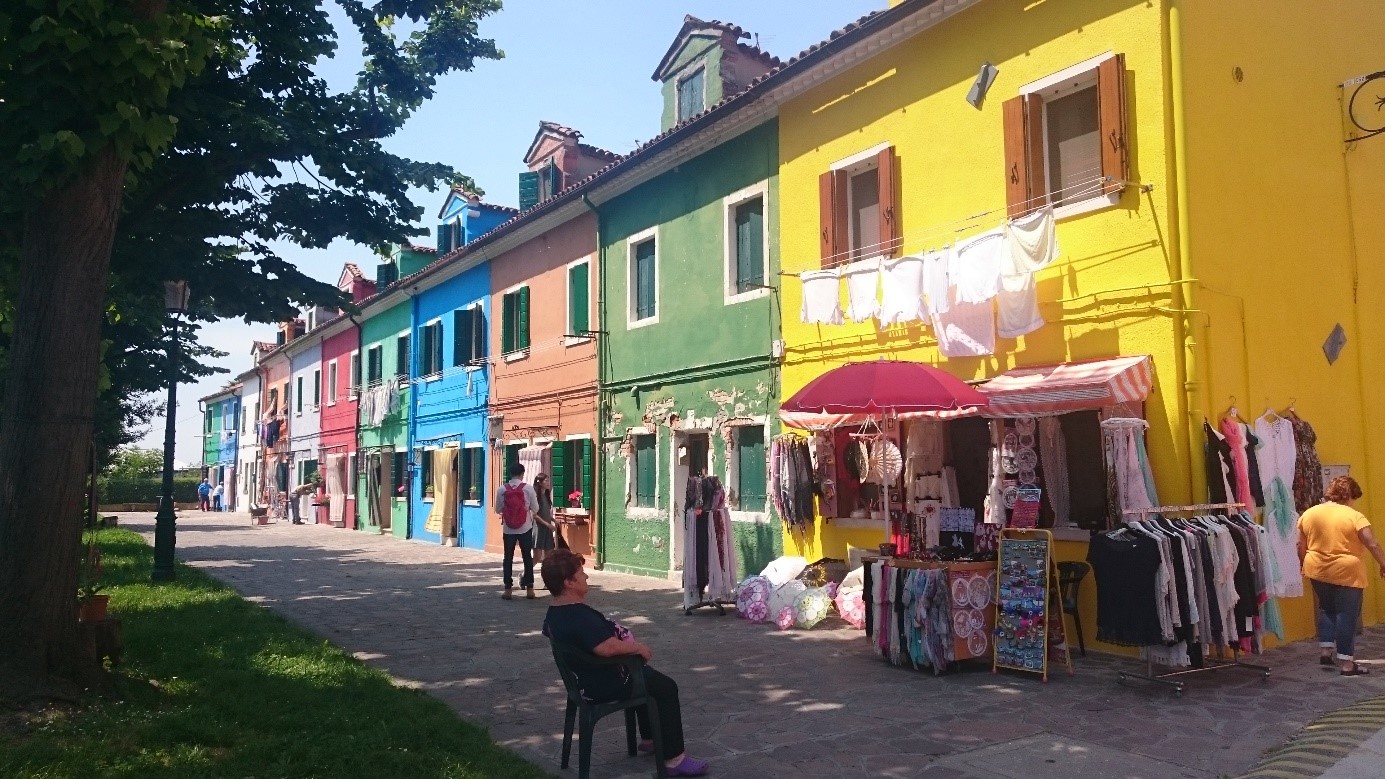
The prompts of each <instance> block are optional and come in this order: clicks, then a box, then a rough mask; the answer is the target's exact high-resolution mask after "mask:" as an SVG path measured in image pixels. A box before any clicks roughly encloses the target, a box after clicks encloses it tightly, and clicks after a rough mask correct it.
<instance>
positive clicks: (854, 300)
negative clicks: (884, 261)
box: [842, 257, 880, 323]
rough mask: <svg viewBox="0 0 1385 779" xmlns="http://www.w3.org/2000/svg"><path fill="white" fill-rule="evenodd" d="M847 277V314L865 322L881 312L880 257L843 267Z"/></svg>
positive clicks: (843, 273) (845, 277)
mask: <svg viewBox="0 0 1385 779" xmlns="http://www.w3.org/2000/svg"><path fill="white" fill-rule="evenodd" d="M842 278H844V279H846V302H847V311H846V315H847V316H848V317H850V318H851V321H853V322H857V323H860V322H864V321H866V320H867V319H870V318H871V317H873V316H876V315H877V314H878V313H879V312H880V300H879V297H878V295H879V291H880V258H878V257H872V258H871V259H869V260H860V261H858V262H853V263H851V264H850V265H847V266H846V267H844V268H842Z"/></svg>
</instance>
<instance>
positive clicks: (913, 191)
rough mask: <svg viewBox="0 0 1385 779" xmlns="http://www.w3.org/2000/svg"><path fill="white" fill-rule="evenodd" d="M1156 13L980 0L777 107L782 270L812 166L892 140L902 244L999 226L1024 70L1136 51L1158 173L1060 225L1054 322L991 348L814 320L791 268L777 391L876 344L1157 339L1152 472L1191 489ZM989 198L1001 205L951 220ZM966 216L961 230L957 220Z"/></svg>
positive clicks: (872, 350)
mask: <svg viewBox="0 0 1385 779" xmlns="http://www.w3.org/2000/svg"><path fill="white" fill-rule="evenodd" d="M1162 22H1163V16H1162V11H1161V9H1160V8H1158V7H1151V6H1148V5H1146V4H1144V3H1137V2H1129V1H1128V0H1090V1H1088V2H1082V3H1054V2H1046V3H1033V2H1029V1H1028V0H1025V1H1024V2H1014V1H1009V0H999V1H997V2H987V3H983V4H981V5H980V6H978V7H975V8H972V9H970V10H967V11H965V12H963V13H961V14H959V15H958V16H956V17H953V18H952V19H950V20H948V21H947V22H945V23H943V24H942V25H941V26H940V27H938V28H935V29H933V30H930V31H927V32H924V33H922V34H920V35H918V36H916V37H915V38H913V39H911V40H909V41H907V42H905V43H903V44H901V45H899V46H897V47H895V48H893V49H891V50H889V51H887V52H886V53H884V54H882V55H879V56H877V57H875V58H872V59H870V60H867V61H865V62H863V63H861V64H860V65H858V66H856V67H854V68H853V69H851V70H850V71H848V72H846V73H844V74H843V75H841V76H839V77H838V78H836V79H835V80H833V81H831V82H830V83H827V84H825V85H823V86H822V87H820V88H817V89H815V90H812V91H811V92H808V93H806V94H805V95H804V96H802V97H801V98H799V99H797V100H795V101H793V102H792V103H790V104H788V105H786V106H784V107H783V109H782V110H781V113H780V123H779V128H780V155H781V166H780V192H781V198H780V223H781V225H782V237H781V246H782V255H781V256H782V258H783V260H782V261H783V269H784V270H785V271H786V272H789V273H797V272H801V271H804V270H809V269H813V268H817V267H818V266H819V254H820V252H819V238H818V230H819V225H818V221H819V220H818V176H819V175H820V174H821V173H822V172H824V171H826V170H828V169H829V167H830V166H831V164H832V163H833V162H834V161H837V160H840V159H843V158H846V157H848V156H850V155H852V154H854V153H856V152H859V151H862V150H864V149H868V148H871V147H872V146H875V145H876V144H879V143H882V142H886V141H888V142H890V143H892V144H894V145H895V147H896V152H897V155H898V165H899V169H900V172H899V182H898V184H897V187H898V189H899V202H900V220H901V232H902V233H903V235H904V237H905V241H904V247H903V251H904V253H906V254H908V253H914V252H917V251H920V250H923V249H926V248H935V247H937V246H939V245H941V244H943V243H944V242H945V241H947V240H948V239H949V238H950V237H953V236H956V237H965V236H966V235H969V234H975V233H977V232H981V231H983V230H986V229H990V228H992V227H995V226H997V225H999V224H1000V223H1001V220H1002V218H1003V216H1004V212H1003V208H1004V205H1005V189H1004V186H1005V182H1004V177H1003V176H1004V152H1003V123H1002V118H1001V104H1002V102H1003V101H1005V100H1006V99H1008V98H1010V97H1012V96H1014V95H1015V94H1017V88H1018V87H1019V86H1021V85H1023V84H1025V83H1028V82H1030V81H1033V80H1035V79H1038V78H1042V77H1044V76H1047V75H1049V74H1051V73H1054V72H1056V71H1059V70H1062V69H1063V68H1066V67H1068V66H1070V65H1073V64H1076V63H1078V62H1081V61H1083V60H1086V59H1089V58H1091V57H1094V56H1096V55H1099V54H1102V53H1103V52H1106V51H1115V52H1121V53H1124V54H1125V56H1126V68H1127V93H1128V96H1129V97H1128V106H1127V109H1128V114H1129V117H1130V119H1129V122H1130V125H1131V128H1132V131H1131V142H1132V144H1133V149H1132V156H1131V168H1132V178H1134V179H1135V180H1138V181H1140V182H1142V183H1146V184H1152V185H1153V187H1154V189H1153V191H1152V192H1149V193H1140V192H1138V191H1136V190H1134V189H1130V190H1127V191H1126V192H1125V194H1124V196H1123V198H1122V199H1121V201H1120V203H1119V204H1118V205H1117V206H1114V207H1111V208H1107V209H1105V210H1102V211H1098V212H1095V213H1091V214H1086V215H1081V216H1075V217H1072V218H1068V219H1065V220H1061V221H1060V222H1059V224H1058V237H1059V243H1060V244H1061V247H1062V255H1061V257H1060V258H1059V260H1058V261H1057V262H1056V263H1055V264H1054V265H1053V266H1052V267H1050V268H1048V269H1047V270H1046V271H1044V272H1043V273H1041V274H1040V275H1039V278H1038V294H1039V301H1040V307H1041V310H1042V312H1043V314H1044V317H1045V318H1046V319H1047V320H1048V322H1049V324H1048V325H1047V326H1045V327H1044V328H1042V329H1041V330H1039V331H1037V332H1035V333H1032V334H1030V335H1029V336H1027V337H1024V338H1020V339H1017V340H1007V339H998V340H997V344H996V347H997V353H996V354H995V355H993V356H990V357H986V358H972V359H960V360H948V359H944V358H942V357H941V356H940V355H939V354H938V352H937V349H936V342H935V341H934V339H933V336H932V332H931V330H930V329H928V328H921V327H911V328H898V329H896V330H892V331H890V332H888V333H879V332H877V330H876V325H875V323H874V321H873V320H871V321H869V322H867V323H864V324H861V325H854V324H847V325H843V326H825V325H805V324H803V323H801V322H800V321H799V319H798V316H797V312H798V311H799V308H800V305H801V300H802V298H801V287H800V285H799V283H798V282H797V281H794V280H786V282H785V284H784V285H783V301H784V310H785V312H786V315H785V317H784V331H783V332H784V339H785V342H786V356H785V361H784V379H783V392H784V396H785V397H786V398H787V397H788V396H791V395H792V394H793V393H794V392H796V391H798V390H799V389H800V388H801V387H802V386H803V385H804V384H806V383H807V382H808V381H810V380H812V379H813V378H815V377H817V376H819V375H821V374H822V373H823V372H825V371H827V370H829V369H831V368H833V367H836V366H838V365H841V364H843V363H846V362H851V361H857V360H869V359H875V358H877V357H879V356H885V357H890V358H896V359H906V360H913V361H918V362H923V363H929V364H935V365H940V366H941V367H943V368H944V369H946V370H947V371H949V372H951V373H953V374H954V375H956V376H959V377H961V378H964V379H974V378H986V377H990V376H994V375H996V374H999V373H1002V372H1004V371H1006V370H1008V369H1010V368H1012V367H1015V366H1019V365H1042V364H1049V363H1055V362H1063V361H1071V360H1081V359H1094V358H1106V357H1114V356H1118V355H1132V354H1150V355H1152V356H1153V357H1154V363H1155V388H1154V392H1153V394H1152V395H1151V397H1150V400H1149V403H1148V405H1147V414H1148V417H1149V421H1150V424H1151V430H1150V435H1149V443H1150V454H1151V458H1152V463H1153V467H1154V470H1155V477H1156V481H1157V486H1158V489H1159V491H1160V495H1161V497H1163V498H1165V499H1168V500H1176V501H1178V502H1183V501H1184V500H1186V499H1187V498H1188V497H1189V493H1190V488H1189V482H1188V477H1187V474H1188V467H1189V466H1188V458H1187V457H1186V448H1187V445H1186V440H1187V436H1186V432H1185V430H1186V428H1185V426H1184V424H1183V420H1184V419H1185V417H1184V416H1183V412H1182V406H1181V403H1182V400H1181V392H1180V389H1179V387H1180V384H1181V380H1180V373H1179V370H1180V363H1181V357H1180V354H1179V352H1178V350H1177V349H1176V348H1175V345H1176V343H1177V341H1176V339H1175V334H1174V329H1173V327H1174V320H1173V315H1172V314H1170V313H1169V312H1168V309H1169V308H1171V305H1170V304H1171V300H1172V298H1171V288H1170V285H1169V281H1170V280H1171V279H1173V278H1174V277H1175V275H1176V273H1177V260H1176V254H1175V253H1174V248H1173V246H1172V242H1173V241H1174V238H1172V237H1171V236H1170V216H1169V214H1170V212H1171V208H1172V206H1171V205H1170V203H1171V201H1170V198H1171V197H1172V192H1171V191H1170V187H1169V186H1167V181H1168V174H1167V167H1168V165H1169V164H1170V160H1169V157H1168V155H1167V153H1166V151H1165V137H1166V135H1165V126H1164V124H1165V111H1164V104H1165V99H1166V96H1167V93H1166V90H1165V86H1164V76H1163V71H1162V55H1161V51H1162V40H1163V36H1162V31H1163V27H1162ZM985 61H990V62H991V63H993V64H995V65H997V66H998V67H999V69H1000V73H999V76H998V77H997V79H996V81H995V83H994V85H993V86H992V87H991V90H990V93H989V95H988V96H987V98H986V101H985V102H984V103H983V105H982V108H981V109H980V110H977V109H975V108H973V107H972V106H971V105H970V104H968V103H967V102H966V101H965V99H964V98H965V96H966V93H967V90H968V89H969V88H970V85H971V82H972V80H973V79H974V78H975V76H976V72H977V70H978V68H979V67H980V66H981V64H982V63H983V62H985ZM982 211H993V213H991V214H989V215H988V216H986V217H983V218H981V219H979V220H976V221H975V222H970V223H967V222H963V223H958V222H957V220H959V219H962V218H965V217H967V216H969V215H973V214H976V213H978V212H982ZM959 227H961V228H963V230H962V232H960V233H954V232H953V231H954V230H956V229H957V228H959ZM843 305H844V304H843ZM1160 309H1164V310H1160ZM1074 476H1075V477H1077V478H1081V477H1082V475H1080V474H1075V475H1074ZM1098 478H1099V477H1098ZM881 536H882V530H879V529H869V530H866V529H847V528H843V527H840V523H836V524H834V523H826V524H823V523H817V524H816V525H815V527H814V529H813V530H812V531H811V533H810V535H808V536H807V537H801V536H799V535H798V534H794V533H788V534H787V535H786V537H785V551H786V553H787V554H794V553H797V554H802V555H804V556H806V557H808V559H810V560H811V559H816V558H818V557H821V556H837V557H841V556H844V553H845V551H846V546H847V545H848V544H851V545H853V546H861V547H868V548H874V547H875V546H876V545H877V544H878V543H879V542H880V541H881V540H882V539H881ZM1060 555H1061V556H1062V557H1064V558H1065V559H1070V558H1078V559H1080V558H1081V557H1082V556H1084V555H1085V545H1082V544H1063V545H1061V548H1060ZM1088 590H1089V591H1088V593H1087V596H1088V597H1089V598H1090V597H1091V596H1092V592H1091V590H1092V588H1090V587H1089V588H1088ZM1089 613H1091V612H1089Z"/></svg>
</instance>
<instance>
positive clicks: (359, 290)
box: [337, 262, 376, 303]
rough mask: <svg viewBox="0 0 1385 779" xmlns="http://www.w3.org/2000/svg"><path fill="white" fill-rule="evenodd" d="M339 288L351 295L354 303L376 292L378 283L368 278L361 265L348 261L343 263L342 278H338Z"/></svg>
mask: <svg viewBox="0 0 1385 779" xmlns="http://www.w3.org/2000/svg"><path fill="white" fill-rule="evenodd" d="M337 289H339V290H341V291H342V292H345V293H346V294H347V295H349V296H350V297H351V302H352V303H360V302H361V301H362V300H365V299H366V298H368V297H370V296H371V295H374V294H375V290H376V284H375V282H374V281H372V280H371V279H368V278H366V275H365V272H364V271H362V270H361V266H359V265H357V264H356V263H354V262H348V263H346V264H344V265H342V268H341V278H339V279H337Z"/></svg>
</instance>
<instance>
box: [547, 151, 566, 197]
mask: <svg viewBox="0 0 1385 779" xmlns="http://www.w3.org/2000/svg"><path fill="white" fill-rule="evenodd" d="M545 172H546V173H547V174H548V192H547V196H548V197H553V196H554V195H557V194H558V193H559V192H561V191H562V189H563V172H562V171H561V170H558V162H557V160H555V159H553V158H552V157H549V158H548V170H547V171H545Z"/></svg>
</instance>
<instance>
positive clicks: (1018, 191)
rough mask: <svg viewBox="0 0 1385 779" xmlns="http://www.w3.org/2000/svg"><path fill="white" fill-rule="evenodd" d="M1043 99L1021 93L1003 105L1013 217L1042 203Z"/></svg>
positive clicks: (1008, 193)
mask: <svg viewBox="0 0 1385 779" xmlns="http://www.w3.org/2000/svg"><path fill="white" fill-rule="evenodd" d="M1043 110H1044V101H1043V98H1041V97H1039V96H1038V95H1020V96H1018V97H1012V98H1010V99H1009V100H1006V101H1005V102H1004V103H1003V104H1002V105H1001V111H1002V113H1003V115H1004V121H1005V205H1006V207H1007V209H1006V212H1007V214H1008V215H1009V217H1010V218H1011V219H1014V218H1015V217H1017V216H1023V215H1024V214H1026V213H1028V212H1030V211H1032V210H1034V209H1035V208H1038V207H1040V206H1042V205H1043V201H1042V200H1041V199H1040V198H1042V197H1043V196H1044V195H1047V194H1048V182H1047V180H1046V176H1045V174H1044V143H1043V138H1044V134H1043Z"/></svg>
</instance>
